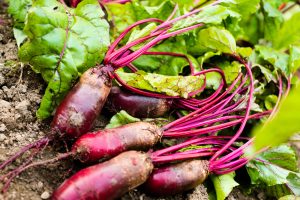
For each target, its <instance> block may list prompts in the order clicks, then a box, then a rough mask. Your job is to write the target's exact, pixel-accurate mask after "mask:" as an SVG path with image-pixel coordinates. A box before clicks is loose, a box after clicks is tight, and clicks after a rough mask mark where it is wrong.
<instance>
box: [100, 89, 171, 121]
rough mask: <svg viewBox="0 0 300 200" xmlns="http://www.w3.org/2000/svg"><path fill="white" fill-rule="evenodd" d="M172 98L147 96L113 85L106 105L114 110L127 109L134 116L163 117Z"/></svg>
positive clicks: (168, 108)
mask: <svg viewBox="0 0 300 200" xmlns="http://www.w3.org/2000/svg"><path fill="white" fill-rule="evenodd" d="M171 104H172V100H169V99H162V98H155V97H147V96H142V95H138V94H133V93H132V92H129V91H125V90H123V89H121V88H119V87H116V86H114V87H112V89H111V92H110V94H109V96H108V100H107V103H106V107H107V108H108V109H109V110H110V111H112V112H119V111H121V110H125V111H126V112H127V113H129V114H130V115H132V116H135V117H139V118H146V117H150V118H153V117H161V116H163V115H164V114H166V113H167V112H168V111H169V110H170V107H171Z"/></svg>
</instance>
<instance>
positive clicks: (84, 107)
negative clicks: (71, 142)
mask: <svg viewBox="0 0 300 200" xmlns="http://www.w3.org/2000/svg"><path fill="white" fill-rule="evenodd" d="M110 89H111V79H110V77H108V75H107V74H106V72H105V71H104V70H103V68H102V67H96V68H91V69H89V70H87V71H86V72H85V73H84V74H83V75H82V76H81V77H80V80H79V82H78V83H77V84H76V85H75V86H74V87H73V88H72V90H71V91H70V92H69V93H68V94H67V96H66V97H65V98H64V99H63V101H62V102H61V103H60V105H59V106H58V108H57V109H56V112H55V116H54V118H53V121H52V124H51V127H52V129H53V130H55V131H56V132H59V133H62V134H64V135H66V136H67V137H68V138H77V137H79V136H80V135H82V134H84V133H86V132H88V131H89V130H90V129H91V128H92V126H93V124H94V121H95V119H96V118H97V117H98V116H99V114H100V112H101V110H102V107H103V105H104V103H105V102H106V99H107V96H108V94H109V91H110Z"/></svg>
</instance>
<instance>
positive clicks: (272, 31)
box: [262, 0, 283, 41]
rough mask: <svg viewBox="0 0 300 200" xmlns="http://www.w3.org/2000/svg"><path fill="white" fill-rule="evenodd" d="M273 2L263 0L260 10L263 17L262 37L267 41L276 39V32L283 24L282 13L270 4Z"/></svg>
mask: <svg viewBox="0 0 300 200" xmlns="http://www.w3.org/2000/svg"><path fill="white" fill-rule="evenodd" d="M272 1H273V0H263V1H262V10H263V15H264V26H263V27H264V36H265V38H266V39H268V40H271V41H272V40H274V39H276V38H278V36H277V34H278V30H279V29H280V26H281V24H282V22H283V16H282V13H281V12H280V11H279V10H278V7H275V6H274V5H273V3H272Z"/></svg>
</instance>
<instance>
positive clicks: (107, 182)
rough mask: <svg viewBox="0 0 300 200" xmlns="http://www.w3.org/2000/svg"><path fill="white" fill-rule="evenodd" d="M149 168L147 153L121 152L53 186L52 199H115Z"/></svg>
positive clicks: (139, 181) (131, 186)
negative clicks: (55, 187) (59, 184)
mask: <svg viewBox="0 0 300 200" xmlns="http://www.w3.org/2000/svg"><path fill="white" fill-rule="evenodd" d="M152 169H153V164H152V162H151V159H150V157H149V155H148V154H145V153H141V152H136V151H128V152H124V153H122V154H120V155H118V156H116V157H114V158H113V159H111V160H109V161H106V162H104V163H100V164H97V165H94V166H92V167H88V168H86V169H83V170H81V171H79V172H77V173H76V174H75V175H73V176H72V177H71V178H69V179H67V180H66V181H65V182H64V183H63V184H62V185H61V186H60V187H59V188H58V189H57V190H55V192H54V193H53V195H52V199H53V200H77V199H94V200H97V199H99V200H100V199H101V200H110V199H116V198H118V197H121V196H122V195H123V194H125V193H126V192H127V191H129V190H131V189H133V188H135V187H137V186H139V185H141V184H142V183H144V182H145V181H146V179H147V178H148V176H149V175H150V173H151V171H152Z"/></svg>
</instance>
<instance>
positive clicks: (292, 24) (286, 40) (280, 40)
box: [272, 12, 300, 50]
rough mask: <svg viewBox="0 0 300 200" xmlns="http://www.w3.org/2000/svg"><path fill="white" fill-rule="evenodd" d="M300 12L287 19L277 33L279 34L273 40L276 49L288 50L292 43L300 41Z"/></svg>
mask: <svg viewBox="0 0 300 200" xmlns="http://www.w3.org/2000/svg"><path fill="white" fill-rule="evenodd" d="M299 21H300V12H298V13H295V14H293V15H292V17H291V18H289V19H288V20H286V21H285V22H284V23H283V25H282V27H281V28H280V30H279V31H278V32H277V33H276V35H277V36H280V37H274V38H273V40H272V43H273V47H274V48H276V49H283V50H287V49H288V48H289V46H290V45H291V44H294V43H297V42H298V43H299V41H300V34H299V32H300V24H299Z"/></svg>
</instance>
